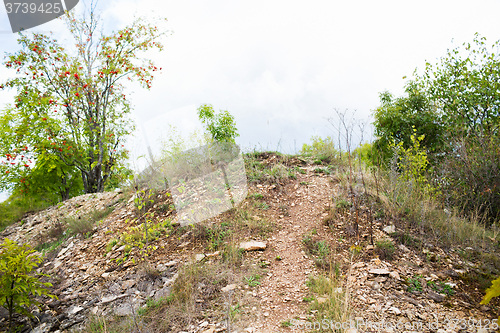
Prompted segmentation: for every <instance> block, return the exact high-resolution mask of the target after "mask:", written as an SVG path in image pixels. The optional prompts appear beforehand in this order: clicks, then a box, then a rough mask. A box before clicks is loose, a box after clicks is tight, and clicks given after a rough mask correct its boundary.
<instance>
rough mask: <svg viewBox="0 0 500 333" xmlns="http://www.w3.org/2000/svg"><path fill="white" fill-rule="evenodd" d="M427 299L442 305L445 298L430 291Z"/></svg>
mask: <svg viewBox="0 0 500 333" xmlns="http://www.w3.org/2000/svg"><path fill="white" fill-rule="evenodd" d="M427 297H428V298H430V299H432V300H433V301H434V302H437V303H441V302H442V301H444V296H443V295H440V294H436V293H435V292H432V291H429V292H428V293H427Z"/></svg>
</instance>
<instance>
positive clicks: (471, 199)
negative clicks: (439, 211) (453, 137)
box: [440, 135, 500, 224]
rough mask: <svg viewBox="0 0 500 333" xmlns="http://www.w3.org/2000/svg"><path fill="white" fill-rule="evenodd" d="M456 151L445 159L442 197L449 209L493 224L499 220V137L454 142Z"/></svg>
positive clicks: (442, 176)
mask: <svg viewBox="0 0 500 333" xmlns="http://www.w3.org/2000/svg"><path fill="white" fill-rule="evenodd" d="M454 146H455V151H454V152H452V153H449V154H447V155H446V157H445V158H444V161H443V164H442V167H441V168H440V170H441V175H440V176H441V177H440V179H441V181H440V183H441V187H442V193H443V197H444V200H445V202H446V203H448V204H449V205H450V206H454V207H457V208H458V209H460V210H462V211H464V212H465V214H464V215H466V216H471V215H477V216H480V217H482V218H485V221H484V222H488V224H492V223H494V222H495V221H499V220H500V178H499V177H498V175H499V174H500V137H498V136H494V135H491V136H486V135H485V136H483V137H468V138H464V139H462V140H457V141H455V145H454Z"/></svg>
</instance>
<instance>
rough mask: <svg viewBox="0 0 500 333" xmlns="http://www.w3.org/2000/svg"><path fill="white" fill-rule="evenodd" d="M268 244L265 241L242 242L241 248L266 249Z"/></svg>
mask: <svg viewBox="0 0 500 333" xmlns="http://www.w3.org/2000/svg"><path fill="white" fill-rule="evenodd" d="M266 246H267V244H266V243H265V242H257V241H249V242H242V243H240V249H242V250H244V251H257V250H265V249H266Z"/></svg>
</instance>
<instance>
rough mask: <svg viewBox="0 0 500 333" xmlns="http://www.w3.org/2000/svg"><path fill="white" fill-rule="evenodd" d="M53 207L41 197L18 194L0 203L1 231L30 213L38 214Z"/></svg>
mask: <svg viewBox="0 0 500 333" xmlns="http://www.w3.org/2000/svg"><path fill="white" fill-rule="evenodd" d="M50 205H51V203H50V202H48V201H45V200H44V198H43V197H41V196H27V195H24V194H21V193H18V192H15V193H13V194H11V196H10V197H9V198H8V199H7V200H5V201H4V202H1V203H0V231H1V230H3V229H5V228H6V227H7V226H9V225H11V224H12V223H16V222H18V221H19V220H21V218H22V217H23V216H24V214H26V213H28V212H37V211H40V210H43V209H45V208H47V207H49V206H50Z"/></svg>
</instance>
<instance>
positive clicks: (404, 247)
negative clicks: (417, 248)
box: [398, 244, 410, 252]
mask: <svg viewBox="0 0 500 333" xmlns="http://www.w3.org/2000/svg"><path fill="white" fill-rule="evenodd" d="M398 247H399V249H400V250H401V251H404V252H410V249H408V248H407V247H406V246H404V245H403V244H399V245H398Z"/></svg>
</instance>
